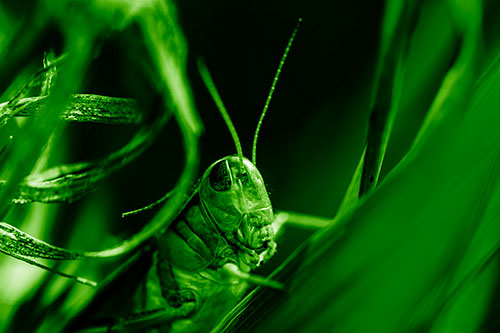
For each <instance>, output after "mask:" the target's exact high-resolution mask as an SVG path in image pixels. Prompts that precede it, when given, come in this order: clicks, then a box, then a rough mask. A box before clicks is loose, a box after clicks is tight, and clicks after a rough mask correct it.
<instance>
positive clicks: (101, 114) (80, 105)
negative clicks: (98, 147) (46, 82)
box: [0, 94, 143, 125]
mask: <svg viewBox="0 0 500 333" xmlns="http://www.w3.org/2000/svg"><path fill="white" fill-rule="evenodd" d="M47 99H48V96H38V97H27V98H23V99H20V100H19V101H18V102H17V103H16V104H15V105H14V106H12V105H9V104H10V102H7V103H2V104H0V110H7V111H6V112H5V111H4V112H5V113H4V115H5V114H9V115H10V116H18V117H30V116H39V115H40V113H41V112H43V110H44V109H45V102H46V101H47ZM0 112H1V111H0ZM60 117H61V119H62V120H65V121H73V122H92V123H99V124H109V125H129V124H133V125H136V124H140V123H141V121H142V118H143V117H142V114H141V113H140V112H139V110H138V109H137V103H136V101H134V100H133V99H130V98H118V97H108V96H101V95H90V94H75V95H73V96H71V102H70V104H69V106H68V107H67V108H66V110H65V111H64V112H63V113H62V114H61V116H60Z"/></svg>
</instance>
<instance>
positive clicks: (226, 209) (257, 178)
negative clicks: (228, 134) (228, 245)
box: [200, 155, 276, 267]
mask: <svg viewBox="0 0 500 333" xmlns="http://www.w3.org/2000/svg"><path fill="white" fill-rule="evenodd" d="M200 198H201V202H202V205H203V207H204V209H205V210H206V213H207V215H208V217H209V218H210V220H212V221H213V222H214V223H216V224H217V226H218V228H219V229H220V230H221V231H223V232H224V233H226V234H227V235H230V237H229V238H228V239H229V240H230V241H232V242H234V243H236V245H238V246H240V247H242V248H245V249H248V250H250V252H253V253H255V254H256V255H257V257H258V258H259V259H258V260H250V261H253V263H251V264H250V265H249V266H250V267H252V266H258V265H259V264H260V262H262V261H264V260H266V259H267V258H268V257H270V256H271V255H272V254H273V253H274V249H275V247H276V244H275V243H274V231H273V226H272V223H273V221H274V214H273V210H272V206H271V200H269V195H268V194H267V190H266V187H265V184H264V180H263V179H262V175H261V174H260V172H259V170H258V169H257V167H256V166H255V165H254V164H252V162H250V160H248V159H247V158H245V157H243V165H242V164H241V160H240V158H239V157H238V156H236V155H231V156H227V157H224V158H222V159H220V160H218V161H216V162H215V163H213V164H212V165H211V166H210V167H209V168H208V169H207V171H205V174H204V175H203V177H202V180H201V185H200ZM252 250H253V251H252ZM245 261H248V260H245Z"/></svg>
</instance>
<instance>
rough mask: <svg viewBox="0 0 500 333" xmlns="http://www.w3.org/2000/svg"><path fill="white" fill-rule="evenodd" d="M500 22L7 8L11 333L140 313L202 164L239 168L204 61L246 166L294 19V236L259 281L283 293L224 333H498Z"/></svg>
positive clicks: (304, 10) (0, 140)
mask: <svg viewBox="0 0 500 333" xmlns="http://www.w3.org/2000/svg"><path fill="white" fill-rule="evenodd" d="M499 15H500V6H499V5H498V4H496V2H494V1H488V0H485V1H473V0H439V1H431V0H428V1H392V0H388V1H385V2H381V1H375V2H369V3H368V2H361V1H351V2H320V1H312V2H310V3H307V4H304V3H303V2H285V1H276V2H272V3H268V2H264V1H257V2H254V3H251V4H250V3H249V4H240V5H237V4H235V3H233V2H230V1H216V2H212V3H200V2H197V1H189V0H188V1H183V2H177V3H176V4H175V5H174V4H173V3H172V2H171V1H167V0H142V1H131V0H108V1H105V0H92V1H79V0H65V1H56V0H40V1H24V2H14V1H6V2H2V3H1V4H0V64H2V65H1V66H0V91H1V92H2V93H1V97H0V148H1V155H0V160H1V165H0V179H1V180H2V182H1V191H0V214H1V216H2V223H1V225H0V242H1V244H0V251H2V252H3V253H5V254H7V255H8V256H7V255H2V257H0V278H1V279H2V284H1V289H0V291H1V292H0V295H1V296H0V304H1V305H2V306H1V308H0V309H1V310H0V323H1V324H0V325H1V326H0V331H12V332H19V331H26V332H31V331H40V332H45V331H48V332H52V331H58V330H60V329H61V328H62V327H63V325H64V324H65V323H67V322H68V321H70V320H72V319H74V318H76V317H75V316H77V315H78V316H79V318H80V320H81V318H85V316H84V315H86V314H88V313H90V312H92V311H98V312H101V311H102V312H104V311H110V309H112V308H113V307H116V308H120V311H121V310H123V311H125V312H123V313H126V311H127V309H126V306H127V305H130V303H131V302H133V300H131V299H127V296H129V295H128V294H127V293H126V292H123V290H129V289H130V290H131V289H133V288H134V287H135V288H137V284H138V281H139V280H140V279H141V278H143V275H141V274H143V273H144V272H145V271H147V267H148V265H150V264H151V262H150V259H151V257H150V251H151V249H150V248H149V245H148V244H149V243H148V239H149V238H150V237H152V236H153V235H155V234H156V233H157V232H158V231H160V230H162V229H163V228H166V227H168V225H169V223H171V222H172V220H173V219H174V218H175V216H176V214H177V213H178V212H179V211H180V210H181V209H182V208H183V205H184V204H185V200H186V198H188V197H189V195H190V193H191V189H192V186H193V184H195V180H196V177H197V175H198V165H199V164H201V166H205V165H208V164H210V163H211V162H212V161H213V160H215V159H216V158H219V157H221V156H225V155H228V154H231V153H234V145H233V142H232V141H231V138H230V135H229V133H228V131H227V129H225V125H224V124H223V122H222V121H221V120H220V116H219V115H218V113H217V111H216V109H215V106H214V105H213V102H211V101H210V97H209V95H208V94H207V92H206V91H205V88H204V87H203V86H202V82H201V79H200V78H199V75H198V73H197V72H196V66H194V63H195V60H196V59H197V58H198V57H200V56H203V57H204V59H205V61H206V63H207V64H208V67H210V68H211V70H212V71H213V72H212V74H213V77H214V81H215V84H216V85H217V87H218V89H219V91H220V92H221V95H222V96H221V97H222V100H223V101H224V104H225V105H226V106H227V108H228V110H229V114H230V115H231V117H232V119H233V120H234V123H235V127H236V128H237V129H238V133H239V136H240V138H241V139H242V140H241V141H242V146H243V152H244V153H246V156H249V153H248V152H249V151H250V147H251V144H252V133H253V132H254V130H255V126H256V124H257V121H258V111H259V110H261V109H262V107H263V106H264V102H265V97H266V96H267V93H268V91H267V89H268V87H269V86H270V83H271V82H272V74H273V73H274V70H275V69H276V67H277V65H278V64H279V60H280V57H281V55H282V52H283V48H284V46H285V45H286V41H287V38H288V37H289V33H290V31H291V27H293V26H294V24H295V22H296V21H297V19H298V18H299V17H302V18H303V23H302V27H301V30H300V31H299V32H298V33H297V37H296V42H295V45H294V48H293V50H292V51H291V53H290V55H289V58H288V60H287V65H286V68H285V69H284V71H283V73H282V76H281V78H280V83H279V84H278V86H277V87H276V92H275V95H274V98H273V103H272V104H271V110H270V112H269V114H268V115H267V117H266V120H265V121H264V123H263V125H262V129H261V136H260V139H259V147H258V151H259V157H258V159H259V168H260V170H261V172H262V173H263V175H264V178H265V179H266V181H267V183H268V185H269V186H270V187H271V191H272V197H271V199H272V200H273V203H274V206H275V209H277V210H284V211H285V212H283V213H281V214H279V215H278V217H279V218H282V219H283V222H290V223H285V224H284V228H285V231H284V232H283V233H282V234H281V236H280V238H279V240H278V242H279V247H280V253H278V255H277V256H276V257H275V258H273V260H271V262H269V263H268V264H267V265H266V266H265V267H263V268H262V269H261V270H260V271H259V274H263V275H268V274H270V275H271V277H272V278H273V279H277V280H279V281H282V282H284V283H285V284H286V286H287V288H286V291H285V292H283V291H277V290H269V289H266V288H263V287H257V288H255V289H254V290H252V291H251V292H250V293H249V294H248V295H247V296H246V297H245V298H244V299H243V300H242V301H241V302H240V303H239V304H238V305H237V306H236V307H235V308H234V309H233V310H232V311H231V312H229V313H228V314H227V315H226V317H225V318H224V319H223V320H222V321H221V323H220V324H219V326H218V327H217V328H216V329H221V330H222V329H226V330H230V331H238V330H242V331H257V330H258V331H291V330H294V331H297V330H299V331H324V330H325V329H328V330H330V331H335V332H337V331H340V332H343V331H356V332H366V331H371V332H400V331H420V330H423V331H435V332H448V331H449V332H456V331H467V332H469V331H490V332H495V331H498V328H499V327H498V326H499V323H500V321H499V319H498V306H499V304H500V302H499V299H498V295H499V293H498V290H499V288H498V286H499V275H498V272H499V269H498V268H499V267H498V264H499V257H498V255H497V254H498V252H499V249H500V230H499V229H500V225H499V223H500V221H499V213H500V212H499V211H498V207H500V203H499V202H498V200H499V199H500V193H499V191H498V189H499V187H498V184H499V183H498V182H499V180H498V175H499V172H500V170H499V168H498V167H499V157H498V156H500V155H499V154H500V147H499V143H500V137H499V135H500V134H499V133H500V132H499V131H498V130H497V127H498V124H499V123H500V119H499V116H498V115H499V113H498V112H497V109H498V105H500V91H499V89H498V82H500V62H499V61H500V60H498V55H499V52H500V44H499V43H500V35H499V34H498V26H497V25H498V22H500V21H499V20H498V17H499ZM181 26H182V28H181ZM182 31H184V32H185V35H184V33H183V32H182ZM188 50H189V52H188ZM190 81H191V83H192V85H191V84H190ZM191 87H192V88H191ZM191 91H194V92H196V94H195V97H196V98H194V97H193V96H194V95H193V94H192V92H191ZM195 100H196V104H197V105H198V106H199V109H200V115H201V117H200V115H199V114H198V111H197V109H196V107H195ZM200 118H202V119H203V123H204V125H205V126H204V128H205V133H204V136H203V137H202V140H200V141H199V136H200V134H201V131H202V128H203V126H202V124H201V120H200ZM170 119H173V120H175V121H169V120H170ZM198 145H200V148H201V149H200V150H201V152H202V157H200V155H199V147H198ZM167 191H169V192H168V193H169V195H168V200H167V201H166V202H165V204H163V206H162V207H161V208H160V209H159V210H157V211H148V212H142V213H141V214H136V215H134V216H130V217H127V219H126V220H122V219H121V218H120V216H121V213H122V212H124V211H130V210H132V209H135V208H137V207H141V206H144V205H146V204H149V203H151V202H153V201H155V200H157V199H158V198H160V197H162V195H164V193H166V192H167ZM48 203H50V205H49V204H48ZM287 210H291V211H297V212H301V213H300V214H299V213H291V212H286V211H287ZM335 212H337V213H336V214H335ZM317 216H328V217H329V218H328V220H329V222H328V223H326V224H328V225H327V226H326V227H325V226H324V225H325V223H324V221H325V219H322V218H318V217H317ZM308 224H309V228H304V226H306V227H307V225H308ZM311 228H312V229H318V228H319V229H321V230H319V231H317V232H315V233H314V234H313V233H312V231H311V230H310V229H311ZM311 234H313V235H312V237H310V236H311ZM136 249H138V252H135V254H134V255H133V256H131V257H130V259H129V260H128V261H127V260H126V259H127V258H126V257H127V256H126V254H128V253H130V252H131V251H134V250H136ZM124 255H125V256H124ZM141 256H142V257H141ZM148 256H149V257H148ZM97 257H98V258H97ZM144 257H147V258H149V259H148V260H144V261H141V260H137V259H134V258H144ZM68 258H71V259H74V260H64V259H68ZM106 258H107V259H106ZM26 262H28V263H31V264H32V265H28V264H27V263H26ZM33 265H37V266H39V267H42V269H41V268H39V267H35V266H33ZM120 265H122V266H121V267H122V268H121V269H123V267H127V269H129V267H133V268H134V272H135V274H132V275H130V276H120V274H119V272H120V268H119V269H118V270H117V267H120ZM48 270H51V271H55V272H58V273H59V274H63V275H70V276H74V277H77V279H79V282H84V284H85V283H86V284H87V285H84V284H81V283H75V281H74V280H72V279H66V278H63V277H59V276H58V275H57V274H52V273H49V272H48ZM117 272H118V273H117ZM144 274H145V273H144ZM93 281H96V282H97V284H98V285H99V289H98V290H99V292H97V293H96V292H95V288H93V287H91V286H89V285H92V284H93V283H92V282H93ZM87 282H88V283H87ZM117 286H120V287H117ZM103 299H106V302H109V303H110V304H112V305H109V306H108V307H107V308H106V309H105V308H104V307H101V308H99V307H97V305H96V304H100V303H99V302H101V301H102V300H103ZM113 304H114V305H113ZM122 308H123V309H122ZM129 310H130V309H129ZM27 317H29V318H30V320H29V321H28V320H26V318H27Z"/></svg>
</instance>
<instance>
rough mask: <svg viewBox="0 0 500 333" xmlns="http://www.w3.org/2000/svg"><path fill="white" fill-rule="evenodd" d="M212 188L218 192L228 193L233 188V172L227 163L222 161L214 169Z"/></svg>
mask: <svg viewBox="0 0 500 333" xmlns="http://www.w3.org/2000/svg"><path fill="white" fill-rule="evenodd" d="M208 179H209V180H210V186H212V188H213V189H214V190H216V191H227V190H229V189H230V188H231V171H230V170H229V164H228V163H227V161H225V160H224V161H220V162H219V163H217V164H216V165H214V167H213V168H212V171H210V175H209V176H208Z"/></svg>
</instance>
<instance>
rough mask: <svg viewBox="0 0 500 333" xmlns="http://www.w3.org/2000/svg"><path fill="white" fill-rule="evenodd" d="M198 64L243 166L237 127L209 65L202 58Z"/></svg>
mask: <svg viewBox="0 0 500 333" xmlns="http://www.w3.org/2000/svg"><path fill="white" fill-rule="evenodd" d="M197 65H198V70H199V71H200V75H201V78H202V79H203V82H204V83H205V86H206V87H207V89H208V92H209V93H210V95H212V99H213V100H214V102H215V105H217V108H218V109H219V112H220V114H221V115H222V118H224V122H225V123H226V126H227V128H228V129H229V132H230V133H231V136H232V137H233V141H234V144H235V146H236V152H237V153H238V157H239V159H240V167H241V168H242V167H243V151H242V150H241V143H240V139H239V138H238V133H237V132H236V128H234V125H233V122H232V121H231V118H230V117H229V114H228V113H227V110H226V107H225V106H224V103H222V99H221V98H220V95H219V92H218V91H217V88H216V87H215V84H214V81H213V80H212V76H211V75H210V72H209V71H208V68H207V65H206V64H205V62H204V61H203V59H201V58H198V61H197Z"/></svg>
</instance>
